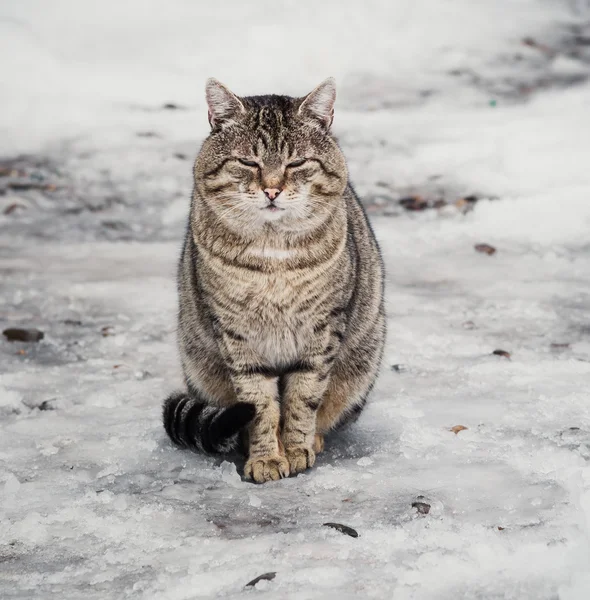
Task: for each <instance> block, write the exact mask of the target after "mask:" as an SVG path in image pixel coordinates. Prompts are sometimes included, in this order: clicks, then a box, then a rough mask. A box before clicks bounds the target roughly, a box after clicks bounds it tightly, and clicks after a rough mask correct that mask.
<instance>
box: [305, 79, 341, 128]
mask: <svg viewBox="0 0 590 600" xmlns="http://www.w3.org/2000/svg"><path fill="white" fill-rule="evenodd" d="M335 102H336V81H335V80H334V78H333V77H329V78H328V79H326V80H325V81H324V82H323V83H320V85H318V87H317V88H315V90H313V91H312V92H310V93H309V94H307V96H305V98H303V102H301V105H300V106H299V114H300V115H301V116H303V117H307V118H310V119H312V120H313V121H315V122H316V123H318V124H319V125H320V126H321V127H322V128H323V129H325V130H326V131H327V130H328V129H330V126H331V125H332V121H333V120H334V103H335Z"/></svg>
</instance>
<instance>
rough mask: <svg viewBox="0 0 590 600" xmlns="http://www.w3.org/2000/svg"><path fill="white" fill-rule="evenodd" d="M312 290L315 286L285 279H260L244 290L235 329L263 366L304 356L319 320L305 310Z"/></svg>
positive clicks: (282, 362) (316, 316)
mask: <svg viewBox="0 0 590 600" xmlns="http://www.w3.org/2000/svg"><path fill="white" fill-rule="evenodd" d="M313 288H314V286H313V284H312V283H309V284H307V283H302V282H300V283H299V285H297V284H296V282H293V281H288V280H287V278H283V277H276V278H267V279H266V280H265V279H263V278H260V279H259V280H258V281H257V282H255V281H251V283H250V285H248V286H244V287H243V289H242V293H241V294H240V306H241V308H242V310H241V311H240V312H239V318H238V319H237V320H235V321H234V328H235V329H236V331H237V332H239V333H240V335H242V336H243V337H244V338H245V339H246V342H247V345H248V346H249V347H250V349H251V350H252V351H253V353H254V354H255V355H256V356H257V357H259V358H260V359H261V360H262V361H263V362H265V363H267V364H270V365H275V364H284V363H288V362H292V361H295V360H297V359H299V358H301V356H302V355H303V354H304V353H305V350H306V348H307V347H308V346H309V343H310V341H311V337H312V335H313V327H314V325H315V324H316V320H317V319H319V318H320V316H319V315H316V314H314V313H313V312H311V313H310V311H309V310H305V307H306V299H308V298H311V295H312V294H313ZM234 318H235V317H234Z"/></svg>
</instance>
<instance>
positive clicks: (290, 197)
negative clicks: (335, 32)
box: [194, 79, 348, 233]
mask: <svg viewBox="0 0 590 600" xmlns="http://www.w3.org/2000/svg"><path fill="white" fill-rule="evenodd" d="M206 97H207V105H208V107H209V123H210V125H211V133H210V134H209V137H208V138H207V139H206V140H205V142H204V144H203V147H202V148H201V151H200V153H199V155H198V157H197V160H196V162H195V171H194V172H195V187H196V191H197V194H198V196H199V198H200V199H201V200H202V201H204V202H205V203H206V204H207V205H208V206H209V207H210V209H211V210H212V211H213V212H214V213H215V214H216V215H217V216H218V218H219V219H221V220H223V221H224V223H225V224H226V225H228V226H229V227H230V228H231V229H233V230H235V231H238V232H239V231H244V232H251V233H255V232H257V231H260V230H264V229H265V228H270V229H274V230H277V231H292V232H297V231H300V232H305V231H308V230H312V229H314V228H316V227H318V226H319V225H321V224H322V223H323V222H324V221H325V220H326V219H327V218H328V216H329V215H330V214H331V213H332V212H333V211H334V210H339V209H340V210H341V209H342V194H343V192H344V189H345V188H346V184H347V180H348V171H347V168H346V162H345V160H344V156H343V154H342V152H341V150H340V148H339V147H338V145H337V143H336V141H335V140H334V139H333V138H332V136H331V135H330V126H331V125H332V119H333V117H334V102H335V100H336V86H335V82H334V80H333V79H327V80H326V81H324V82H323V83H321V84H320V85H319V86H318V87H316V88H315V89H314V90H313V91H312V92H311V93H309V94H308V95H307V96H305V97H303V98H291V97H288V96H274V95H273V96H249V97H241V98H240V97H238V96H236V95H235V94H233V93H232V92H231V91H230V90H229V89H228V88H227V87H225V86H224V85H223V84H221V83H219V82H218V81H216V80H215V79H209V81H208V82H207V86H206Z"/></svg>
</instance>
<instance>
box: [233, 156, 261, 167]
mask: <svg viewBox="0 0 590 600" xmlns="http://www.w3.org/2000/svg"><path fill="white" fill-rule="evenodd" d="M238 161H239V162H241V163H242V164H243V165H245V166H246V167H259V166H260V165H259V164H258V163H257V162H256V161H255V160H246V159H245V158H238Z"/></svg>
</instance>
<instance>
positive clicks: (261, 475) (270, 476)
mask: <svg viewBox="0 0 590 600" xmlns="http://www.w3.org/2000/svg"><path fill="white" fill-rule="evenodd" d="M244 476H245V477H246V479H251V480H252V481H255V482H256V483H265V482H266V481H276V480H277V479H282V478H283V477H289V462H288V461H287V459H286V458H285V457H284V456H279V455H278V454H277V455H270V456H252V457H251V458H249V459H248V461H247V462H246V466H245V467H244Z"/></svg>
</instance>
